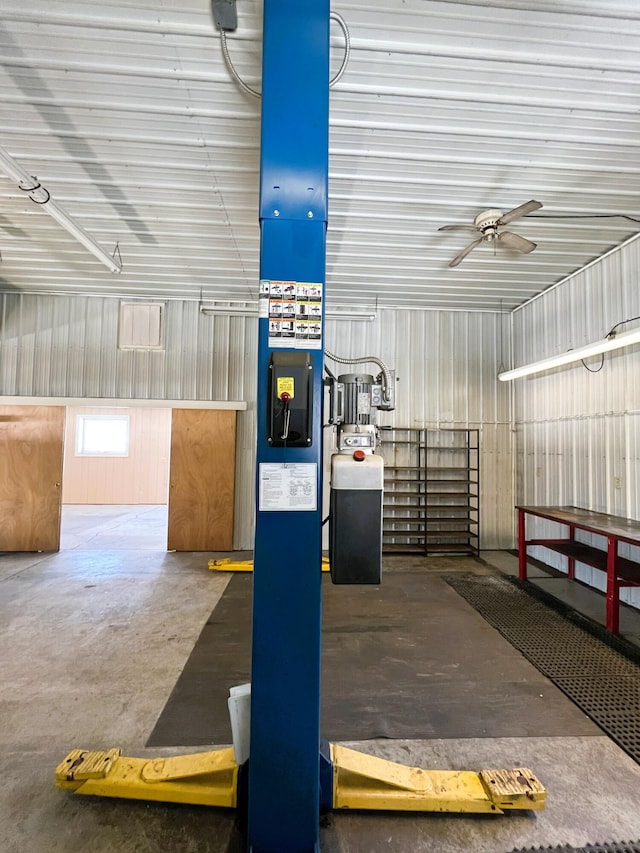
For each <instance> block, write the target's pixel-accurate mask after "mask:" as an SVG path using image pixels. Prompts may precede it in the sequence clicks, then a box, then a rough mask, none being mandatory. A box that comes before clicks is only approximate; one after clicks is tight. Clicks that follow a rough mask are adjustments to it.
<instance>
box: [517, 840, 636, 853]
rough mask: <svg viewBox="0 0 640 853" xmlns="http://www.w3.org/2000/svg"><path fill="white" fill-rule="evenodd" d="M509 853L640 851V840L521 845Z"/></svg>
mask: <svg viewBox="0 0 640 853" xmlns="http://www.w3.org/2000/svg"><path fill="white" fill-rule="evenodd" d="M511 853H640V841H615V842H612V843H610V844H587V845H586V847H569V845H566V846H565V847H527V848H525V847H521V848H519V849H518V850H512V851H511Z"/></svg>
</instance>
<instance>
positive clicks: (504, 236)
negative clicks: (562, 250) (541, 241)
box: [498, 231, 537, 255]
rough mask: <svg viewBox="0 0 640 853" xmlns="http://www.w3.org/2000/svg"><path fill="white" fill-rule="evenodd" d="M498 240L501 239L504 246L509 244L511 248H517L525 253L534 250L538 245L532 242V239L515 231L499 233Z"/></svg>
mask: <svg viewBox="0 0 640 853" xmlns="http://www.w3.org/2000/svg"><path fill="white" fill-rule="evenodd" d="M498 240H500V242H501V243H502V244H503V245H504V246H508V247H509V248H510V249H517V250H518V251H519V252H523V253H524V254H525V255H526V254H527V253H528V252H533V250H534V249H535V247H536V245H537V243H532V242H531V240H527V238H526V237H521V236H520V235H519V234H514V233H513V231H501V232H500V233H499V234H498Z"/></svg>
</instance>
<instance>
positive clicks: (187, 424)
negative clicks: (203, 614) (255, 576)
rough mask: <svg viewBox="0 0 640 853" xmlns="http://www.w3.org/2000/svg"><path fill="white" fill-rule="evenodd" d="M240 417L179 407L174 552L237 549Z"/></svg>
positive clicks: (174, 437) (172, 467) (174, 432)
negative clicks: (235, 515)
mask: <svg viewBox="0 0 640 853" xmlns="http://www.w3.org/2000/svg"><path fill="white" fill-rule="evenodd" d="M235 454H236V413H235V412H234V411H219V410H215V409H173V413H172V421H171V460H170V463H169V528H168V538H167V548H168V549H169V551H230V550H231V549H232V548H233V500H234V491H235V489H234V485H235Z"/></svg>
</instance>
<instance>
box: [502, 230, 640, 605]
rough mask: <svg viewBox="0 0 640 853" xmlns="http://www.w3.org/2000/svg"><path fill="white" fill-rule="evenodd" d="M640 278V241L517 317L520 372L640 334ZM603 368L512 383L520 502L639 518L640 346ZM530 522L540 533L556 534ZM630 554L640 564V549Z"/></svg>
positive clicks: (591, 574) (589, 577) (636, 595)
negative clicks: (615, 332) (609, 338)
mask: <svg viewBox="0 0 640 853" xmlns="http://www.w3.org/2000/svg"><path fill="white" fill-rule="evenodd" d="M639 274H640V240H635V241H633V242H631V243H629V244H628V245H627V246H625V247H623V248H622V249H620V250H619V251H617V252H614V253H612V254H610V255H609V256H608V257H606V258H603V259H601V260H599V261H598V262H596V263H595V264H593V265H592V266H590V267H589V268H588V269H585V270H584V271H582V272H580V273H578V274H577V275H575V276H573V277H572V278H570V279H568V280H567V281H566V282H564V283H562V284H560V285H559V286H557V287H555V288H553V289H552V290H550V291H548V292H547V293H545V294H543V295H542V296H540V297H539V298H537V299H535V300H533V301H532V302H530V303H528V304H527V305H525V306H523V307H522V308H521V309H519V310H517V311H515V312H514V314H513V315H512V317H513V365H514V366H518V365H521V364H526V363H527V362H530V361H536V360H538V359H542V358H545V357H547V356H551V355H555V354H556V353H560V352H564V351H565V350H568V349H574V348H576V347H580V346H583V345H585V344H588V343H592V342H594V341H596V340H599V339H601V338H604V337H605V336H606V335H607V333H608V332H609V331H610V329H611V328H612V327H613V326H614V325H616V324H617V323H621V322H622V321H624V320H632V318H636V319H635V320H632V322H630V323H628V324H625V325H624V326H622V327H621V329H620V330H621V331H628V330H630V329H633V328H636V327H637V326H638V325H639V324H640V290H639V289H638V276H639ZM600 364H601V359H600V357H595V358H593V359H590V360H589V361H588V362H587V364H586V366H583V364H581V363H580V362H576V363H574V364H571V365H567V366H565V367H562V368H558V369H556V370H554V371H548V372H545V373H541V374H538V375H536V376H531V377H529V378H527V379H520V380H516V382H515V383H513V384H514V395H515V404H514V405H515V425H516V431H517V440H516V444H517V453H516V460H517V492H516V493H517V498H518V501H519V502H522V503H525V504H552V505H553V504H571V505H576V506H581V507H585V508H587V509H592V510H596V511H598V512H607V513H612V514H614V515H622V516H625V517H628V518H634V519H640V378H639V377H640V345H637V346H634V347H629V348H626V349H622V350H618V351H616V352H613V353H609V354H607V355H606V356H605V359H604V362H603V363H602V369H600V370H599V369H598V368H599V367H600ZM586 368H589V369H586ZM591 371H596V372H591ZM530 523H531V524H532V528H531V529H532V531H534V535H536V536H538V535H540V536H542V535H548V534H549V533H552V531H553V528H549V527H548V525H545V524H544V523H542V522H538V523H537V524H536V522H535V521H534V520H533V519H532V520H531V522H530ZM556 530H557V528H556ZM584 539H585V541H590V539H589V537H587V536H586V534H585V537H584ZM535 553H536V554H538V555H539V556H542V552H540V551H539V550H538V551H535ZM626 553H628V554H635V557H634V559H640V549H637V548H636V549H632V548H630V549H628V550H627V552H626ZM544 559H545V561H547V562H551V561H553V565H555V566H556V568H559V569H561V570H563V571H566V567H565V565H564V559H563V558H562V557H559V556H558V555H555V556H554V557H551V555H550V554H549V553H548V552H544ZM578 576H579V577H580V578H581V579H582V580H584V581H585V582H587V583H589V584H591V585H593V586H596V587H598V588H600V589H601V588H602V586H603V582H604V578H603V576H602V573H600V572H598V571H597V570H595V569H591V568H588V567H580V571H579V575H578ZM622 598H623V600H626V601H629V602H631V603H633V604H634V605H635V606H637V607H640V590H625V591H624V592H623V594H622Z"/></svg>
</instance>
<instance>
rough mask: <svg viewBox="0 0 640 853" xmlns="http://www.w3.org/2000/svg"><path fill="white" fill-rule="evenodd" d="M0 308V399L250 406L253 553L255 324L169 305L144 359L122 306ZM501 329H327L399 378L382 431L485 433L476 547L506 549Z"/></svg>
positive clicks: (454, 322) (455, 322) (485, 325)
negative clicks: (159, 338)
mask: <svg viewBox="0 0 640 853" xmlns="http://www.w3.org/2000/svg"><path fill="white" fill-rule="evenodd" d="M0 307H1V310H0V318H1V319H2V328H1V329H0V395H7V396H13V395H22V396H31V395H33V396H60V397H87V398H101V397H109V398H128V399H158V400H162V399H165V400H245V401H246V402H247V411H244V412H238V437H237V451H238V452H237V488H236V539H235V547H236V548H241V549H244V548H251V547H252V535H253V521H254V505H253V490H254V470H255V469H254V455H255V425H256V410H255V393H256V362H257V352H256V349H257V328H256V326H257V321H256V320H255V319H253V318H243V317H220V316H216V317H214V316H204V315H202V314H200V312H199V309H198V304H197V302H178V301H168V302H167V305H166V311H165V320H166V323H165V349H164V351H162V352H139V351H123V350H118V349H117V327H118V310H119V301H118V300H117V299H105V298H99V297H80V296H74V297H64V296H59V297H55V296H44V295H43V296H29V295H19V294H4V295H3V296H2V297H1V301H0ZM506 324H507V318H506V317H505V316H504V315H500V314H493V313H465V312H445V311H402V310H399V311H394V310H386V311H385V310H382V311H380V312H378V316H377V318H376V319H375V320H374V321H372V322H360V321H343V320H339V321H337V320H334V321H329V322H328V323H327V335H326V344H327V347H328V348H329V349H330V350H331V351H332V352H334V353H335V354H336V355H339V356H343V357H354V356H370V355H374V356H377V357H379V358H382V359H383V360H384V361H385V362H386V363H387V365H388V367H390V368H391V369H395V370H396V371H397V375H398V380H399V381H398V382H397V389H396V390H397V409H396V411H395V412H391V413H384V414H382V415H381V417H380V422H381V424H388V425H398V426H428V427H445V428H446V427H471V428H475V427H478V428H480V430H481V449H482V454H481V492H482V498H481V546H482V547H483V548H498V547H506V546H508V545H510V544H511V541H512V537H513V500H512V444H511V426H510V400H509V389H508V388H507V387H505V386H504V385H502V383H498V382H496V379H495V377H496V372H497V369H498V365H499V363H500V361H501V360H502V358H503V357H502V354H501V352H500V349H501V347H502V346H503V345H504V347H507V346H508V342H507V340H506V334H507V325H506ZM503 342H504V343H503ZM329 364H330V365H331V363H329ZM333 367H336V366H335V365H333ZM353 369H354V368H351V367H347V366H338V370H337V372H350V371H352V370H353ZM358 369H362V370H366V371H367V372H374V373H377V370H378V368H377V367H376V365H363V366H362V367H361V368H358Z"/></svg>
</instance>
